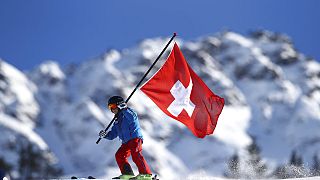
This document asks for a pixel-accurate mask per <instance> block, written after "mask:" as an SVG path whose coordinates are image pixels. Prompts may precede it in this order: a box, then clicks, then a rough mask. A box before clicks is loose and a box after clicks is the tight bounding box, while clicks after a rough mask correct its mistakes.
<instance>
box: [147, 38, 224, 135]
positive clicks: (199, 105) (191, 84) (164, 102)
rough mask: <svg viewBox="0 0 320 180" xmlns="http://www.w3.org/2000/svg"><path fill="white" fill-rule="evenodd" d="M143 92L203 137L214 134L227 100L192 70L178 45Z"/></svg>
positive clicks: (164, 110) (165, 111)
mask: <svg viewBox="0 0 320 180" xmlns="http://www.w3.org/2000/svg"><path fill="white" fill-rule="evenodd" d="M141 90H142V91H143V92H144V93H145V94H146V95H147V96H148V97H149V98H150V99H151V100H152V101H153V102H154V103H156V105H157V106H158V107H159V108H160V109H161V110H162V111H163V112H164V113H165V114H167V115H168V116H170V117H172V118H174V119H176V120H178V121H180V122H182V123H183V124H184V125H186V126H187V127H188V128H189V129H190V130H191V131H192V133H193V134H194V135H195V136H197V137H199V138H203V137H205V136H206V135H209V134H212V133H213V131H214V129H215V127H216V124H217V121H218V117H219V115H220V113H221V111H222V108H223V106H224V99H223V98H221V97H219V96H217V95H215V94H214V93H213V92H212V91H211V90H210V89H209V88H208V87H207V85H206V84H205V83H204V82H203V81H202V80H201V79H200V77H199V76H198V75H197V74H196V73H195V72H194V71H193V70H192V69H191V68H190V66H189V65H188V63H187V61H186V60H185V58H184V57H183V54H182V52H181V51H180V49H179V47H178V45H177V44H176V43H175V44H174V47H173V50H172V51H171V53H170V55H169V57H168V59H167V61H166V62H165V63H164V65H163V66H162V67H161V68H160V70H159V71H158V72H157V73H156V74H155V75H154V76H153V77H152V78H151V79H149V81H147V82H146V83H145V84H144V85H143V86H142V87H141Z"/></svg>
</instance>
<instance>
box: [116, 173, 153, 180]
mask: <svg viewBox="0 0 320 180" xmlns="http://www.w3.org/2000/svg"><path fill="white" fill-rule="evenodd" d="M112 179H122V180H159V178H158V177H157V175H156V174H155V175H154V176H153V177H151V178H144V177H138V176H135V177H132V176H128V177H126V176H122V177H114V178H112Z"/></svg>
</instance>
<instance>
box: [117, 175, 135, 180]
mask: <svg viewBox="0 0 320 180" xmlns="http://www.w3.org/2000/svg"><path fill="white" fill-rule="evenodd" d="M133 177H135V176H134V175H126V174H122V175H120V176H118V177H114V178H112V179H126V180H129V179H130V178H133Z"/></svg>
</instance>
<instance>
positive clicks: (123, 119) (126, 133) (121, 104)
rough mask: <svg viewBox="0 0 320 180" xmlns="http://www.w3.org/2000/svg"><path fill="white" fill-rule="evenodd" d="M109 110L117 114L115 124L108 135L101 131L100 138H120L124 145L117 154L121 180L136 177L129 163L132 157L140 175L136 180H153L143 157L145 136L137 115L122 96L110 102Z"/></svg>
mask: <svg viewBox="0 0 320 180" xmlns="http://www.w3.org/2000/svg"><path fill="white" fill-rule="evenodd" d="M108 108H109V109H110V111H111V112H112V113H114V114H115V118H116V119H115V122H114V124H113V126H112V128H111V131H109V132H108V133H107V132H106V131H105V130H101V131H100V133H99V136H100V137H102V138H106V139H108V140H113V139H115V138H116V137H119V138H120V139H121V141H122V145H121V146H120V148H119V149H118V151H117V152H116V154H115V157H116V161H117V164H118V166H119V169H120V171H121V175H120V176H119V177H118V178H120V179H129V178H131V177H135V176H134V173H133V170H132V168H131V166H130V164H129V162H128V157H129V156H130V155H132V160H133V162H134V163H135V164H136V165H137V167H138V170H139V175H138V176H137V177H136V178H135V179H151V171H150V168H149V166H148V164H147V162H146V160H145V159H144V157H143V155H142V143H143V136H142V133H141V128H140V124H139V119H138V116H137V113H136V112H134V111H133V110H132V109H131V108H129V107H128V106H127V104H126V103H125V101H124V100H123V98H122V97H121V96H112V97H111V98H110V99H109V100H108Z"/></svg>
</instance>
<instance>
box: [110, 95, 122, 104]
mask: <svg viewBox="0 0 320 180" xmlns="http://www.w3.org/2000/svg"><path fill="white" fill-rule="evenodd" d="M121 103H124V100H123V98H122V97H121V96H112V97H111V98H109V100H108V105H110V104H116V105H119V104H121Z"/></svg>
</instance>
